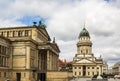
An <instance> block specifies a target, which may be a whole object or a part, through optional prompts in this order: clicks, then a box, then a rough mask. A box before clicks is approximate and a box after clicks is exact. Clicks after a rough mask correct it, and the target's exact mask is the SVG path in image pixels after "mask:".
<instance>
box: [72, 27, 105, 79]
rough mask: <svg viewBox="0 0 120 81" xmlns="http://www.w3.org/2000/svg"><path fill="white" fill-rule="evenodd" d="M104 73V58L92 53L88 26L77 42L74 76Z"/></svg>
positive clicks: (90, 75)
mask: <svg viewBox="0 0 120 81" xmlns="http://www.w3.org/2000/svg"><path fill="white" fill-rule="evenodd" d="M102 73H103V60H102V59H101V57H100V58H98V59H97V58H96V57H94V54H93V53H92V42H91V41H90V35H89V32H88V31H87V30H86V28H83V30H82V31H81V32H80V35H79V39H78V42H77V54H75V57H74V58H73V76H74V77H92V76H94V75H96V74H98V75H100V74H102Z"/></svg>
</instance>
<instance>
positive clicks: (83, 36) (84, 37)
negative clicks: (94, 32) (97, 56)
mask: <svg viewBox="0 0 120 81" xmlns="http://www.w3.org/2000/svg"><path fill="white" fill-rule="evenodd" d="M78 39H79V41H78V43H77V54H82V55H83V54H85V55H90V54H92V42H91V41H90V35H89V32H88V31H87V30H86V28H85V27H84V28H83V29H82V31H81V32H80V34H79V37H78Z"/></svg>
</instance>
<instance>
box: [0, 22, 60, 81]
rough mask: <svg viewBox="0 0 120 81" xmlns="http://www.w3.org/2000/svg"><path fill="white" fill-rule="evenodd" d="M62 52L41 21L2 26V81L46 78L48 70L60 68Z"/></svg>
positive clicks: (0, 53)
mask: <svg viewBox="0 0 120 81" xmlns="http://www.w3.org/2000/svg"><path fill="white" fill-rule="evenodd" d="M59 53H60V50H59V47H58V45H57V44H56V42H55V39H54V40H53V41H52V42H51V38H50V36H49V34H48V32H47V31H46V26H45V25H44V24H43V23H41V22H39V25H38V26H37V25H36V23H35V22H34V25H33V26H25V27H9V28H0V81H5V80H6V79H8V80H9V79H10V80H11V81H36V80H39V79H40V81H46V77H47V75H46V73H47V72H49V71H58V57H59Z"/></svg>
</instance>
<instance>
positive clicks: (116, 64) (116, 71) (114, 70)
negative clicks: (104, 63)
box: [112, 62, 120, 75]
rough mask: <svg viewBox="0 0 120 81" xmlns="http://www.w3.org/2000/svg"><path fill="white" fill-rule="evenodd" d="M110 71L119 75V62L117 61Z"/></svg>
mask: <svg viewBox="0 0 120 81" xmlns="http://www.w3.org/2000/svg"><path fill="white" fill-rule="evenodd" d="M112 73H113V74H116V75H120V62H117V63H115V64H114V66H113V67H112Z"/></svg>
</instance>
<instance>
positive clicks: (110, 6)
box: [0, 0, 120, 65]
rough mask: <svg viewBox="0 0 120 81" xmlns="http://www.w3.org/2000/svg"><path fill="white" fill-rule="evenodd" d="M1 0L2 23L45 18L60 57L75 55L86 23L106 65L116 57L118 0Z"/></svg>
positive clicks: (69, 58) (119, 4) (19, 23)
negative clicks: (54, 38)
mask: <svg viewBox="0 0 120 81" xmlns="http://www.w3.org/2000/svg"><path fill="white" fill-rule="evenodd" d="M0 3H1V4H2V5H1V6H0V14H1V15H0V22H1V23H0V26H1V27H4V26H21V25H28V24H29V23H30V22H31V21H29V19H30V18H34V17H37V16H38V17H41V18H43V19H45V23H46V24H47V31H48V32H49V34H50V36H51V38H52V37H56V39H57V43H58V45H59V46H60V50H61V53H60V58H67V60H72V58H73V57H74V56H75V54H76V53H77V50H76V48H77V47H76V43H77V41H78V36H79V33H80V31H81V30H82V28H83V25H84V23H86V28H87V30H88V31H89V33H90V36H91V41H92V42H93V53H94V54H95V56H96V57H99V55H102V57H103V58H104V59H107V61H108V63H109V65H111V64H113V63H115V62H117V61H119V51H118V50H117V49H120V42H119V41H120V38H119V37H120V33H119V30H120V28H119V26H120V23H119V21H120V15H119V14H120V0H109V1H105V0H9V1H6V0H3V1H2V2H1V1H0ZM26 16H27V17H30V18H27V17H26ZM27 19H28V20H27ZM24 20H26V21H24ZM27 21H29V22H27Z"/></svg>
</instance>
